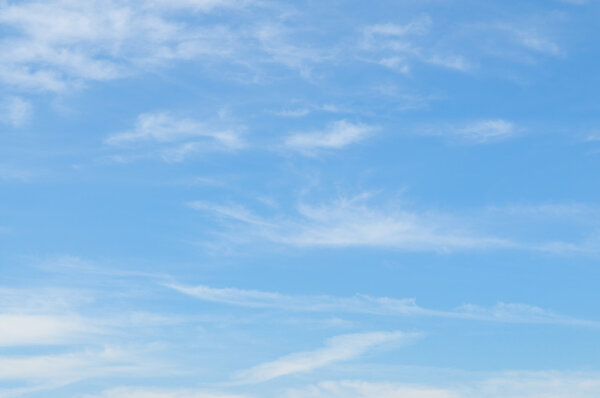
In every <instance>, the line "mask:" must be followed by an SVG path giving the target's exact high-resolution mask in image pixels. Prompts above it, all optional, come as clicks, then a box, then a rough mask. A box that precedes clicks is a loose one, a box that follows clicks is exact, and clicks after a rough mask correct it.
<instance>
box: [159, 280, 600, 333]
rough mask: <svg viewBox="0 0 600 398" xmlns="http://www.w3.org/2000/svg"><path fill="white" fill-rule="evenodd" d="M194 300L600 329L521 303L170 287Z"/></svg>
mask: <svg viewBox="0 0 600 398" xmlns="http://www.w3.org/2000/svg"><path fill="white" fill-rule="evenodd" d="M166 286H168V287H170V288H172V289H174V290H176V291H179V292H181V293H183V294H186V295H189V296H191V297H194V298H197V299H200V300H203V301H210V302H216V303H223V304H228V305H234V306H241V307H248V308H267V309H278V310H285V311H299V312H333V313H354V314H371V315H382V316H425V317H438V318H452V319H463V320H474V321H485V322H501V323H539V324H554V325H572V326H584V327H600V321H592V320H586V319H578V318H571V317H568V316H564V315H560V314H556V313H554V312H552V311H548V310H545V309H542V308H539V307H535V306H531V305H527V304H519V303H502V302H500V303H497V304H496V305H495V306H493V307H481V306H477V305H473V304H466V305H461V306H459V307H458V308H455V309H453V310H435V309H429V308H424V307H421V306H419V305H418V304H417V302H416V300H415V299H412V298H405V299H396V298H390V297H372V296H368V295H363V294H358V295H356V296H353V297H334V296H325V295H322V296H291V295H284V294H280V293H274V292H264V291H257V290H242V289H235V288H224V289H218V288H212V287H208V286H182V285H177V284H168V285H166Z"/></svg>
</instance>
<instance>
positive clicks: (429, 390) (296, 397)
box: [285, 380, 460, 398]
mask: <svg viewBox="0 0 600 398" xmlns="http://www.w3.org/2000/svg"><path fill="white" fill-rule="evenodd" d="M285 397H286V398H400V397H406V398H459V397H460V396H459V395H457V394H456V393H455V392H454V391H450V390H445V389H442V388H433V387H426V386H416V385H402V384H392V383H375V382H368V381H357V380H344V381H325V382H321V383H319V384H318V385H314V386H310V387H307V388H304V389H290V390H288V391H287V393H286V394H285Z"/></svg>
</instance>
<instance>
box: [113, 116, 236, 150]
mask: <svg viewBox="0 0 600 398" xmlns="http://www.w3.org/2000/svg"><path fill="white" fill-rule="evenodd" d="M105 142H106V143H107V144H109V145H112V146H119V147H126V148H127V147H129V148H132V147H133V148H137V149H139V148H141V149H142V150H143V151H146V152H150V153H155V154H158V155H159V156H160V157H162V158H163V159H164V160H167V161H181V160H184V159H185V158H186V157H188V156H190V155H191V154H195V153H202V152H208V151H234V150H237V149H240V148H242V147H243V146H244V142H243V140H242V138H241V137H240V135H239V134H238V133H237V132H235V131H233V130H232V129H227V128H226V129H216V128H212V127H209V126H207V125H206V124H205V123H202V122H200V121H197V120H194V119H190V118H185V117H177V116H176V115H174V114H171V113H168V112H157V113H145V114H141V115H139V116H138V118H137V121H136V123H135V126H134V128H133V130H131V131H126V132H121V133H116V134H112V135H110V136H108V137H107V138H106V141H105Z"/></svg>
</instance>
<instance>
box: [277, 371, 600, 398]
mask: <svg viewBox="0 0 600 398" xmlns="http://www.w3.org/2000/svg"><path fill="white" fill-rule="evenodd" d="M598 394H600V382H599V381H598V375H596V374H593V373H587V374H586V373H576V372H551V371H548V372H496V373H492V374H488V375H486V377H485V378H483V380H481V376H479V375H474V377H473V379H472V380H470V381H463V382H454V383H452V385H451V386H450V387H446V386H444V387H438V386H428V385H418V384H414V383H411V384H408V383H406V384H402V383H385V382H373V381H363V380H341V381H325V382H321V383H319V384H317V385H312V386H309V387H305V388H302V389H289V390H288V391H287V393H286V395H285V397H286V398H396V397H410V398H478V397H489V398H538V397H547V398H594V397H596V396H598Z"/></svg>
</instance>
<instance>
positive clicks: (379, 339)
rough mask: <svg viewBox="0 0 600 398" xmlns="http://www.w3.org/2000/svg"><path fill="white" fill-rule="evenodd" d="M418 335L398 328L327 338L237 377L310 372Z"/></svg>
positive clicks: (248, 379) (248, 380)
mask: <svg viewBox="0 0 600 398" xmlns="http://www.w3.org/2000/svg"><path fill="white" fill-rule="evenodd" d="M415 337H417V335H415V334H407V333H403V332H398V331H395V332H370V333H354V334H345V335H340V336H336V337H333V338H330V339H329V340H327V341H326V343H325V346H324V347H322V348H320V349H318V350H315V351H307V352H298V353H294V354H290V355H286V356H283V357H281V358H279V359H276V360H274V361H272V362H266V363H262V364H260V365H256V366H254V367H252V368H250V369H246V370H243V371H240V372H238V373H237V374H236V377H235V378H236V380H237V382H238V383H240V384H252V383H262V382H265V381H268V380H272V379H275V378H278V377H282V376H287V375H291V374H295V373H305V372H310V371H312V370H315V369H319V368H322V367H324V366H327V365H330V364H333V363H336V362H342V361H349V360H351V359H354V358H357V357H359V356H361V355H362V354H364V353H365V352H366V351H368V350H370V349H372V348H374V347H376V346H380V345H383V344H386V343H392V342H406V341H409V340H411V339H414V338H415Z"/></svg>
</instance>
